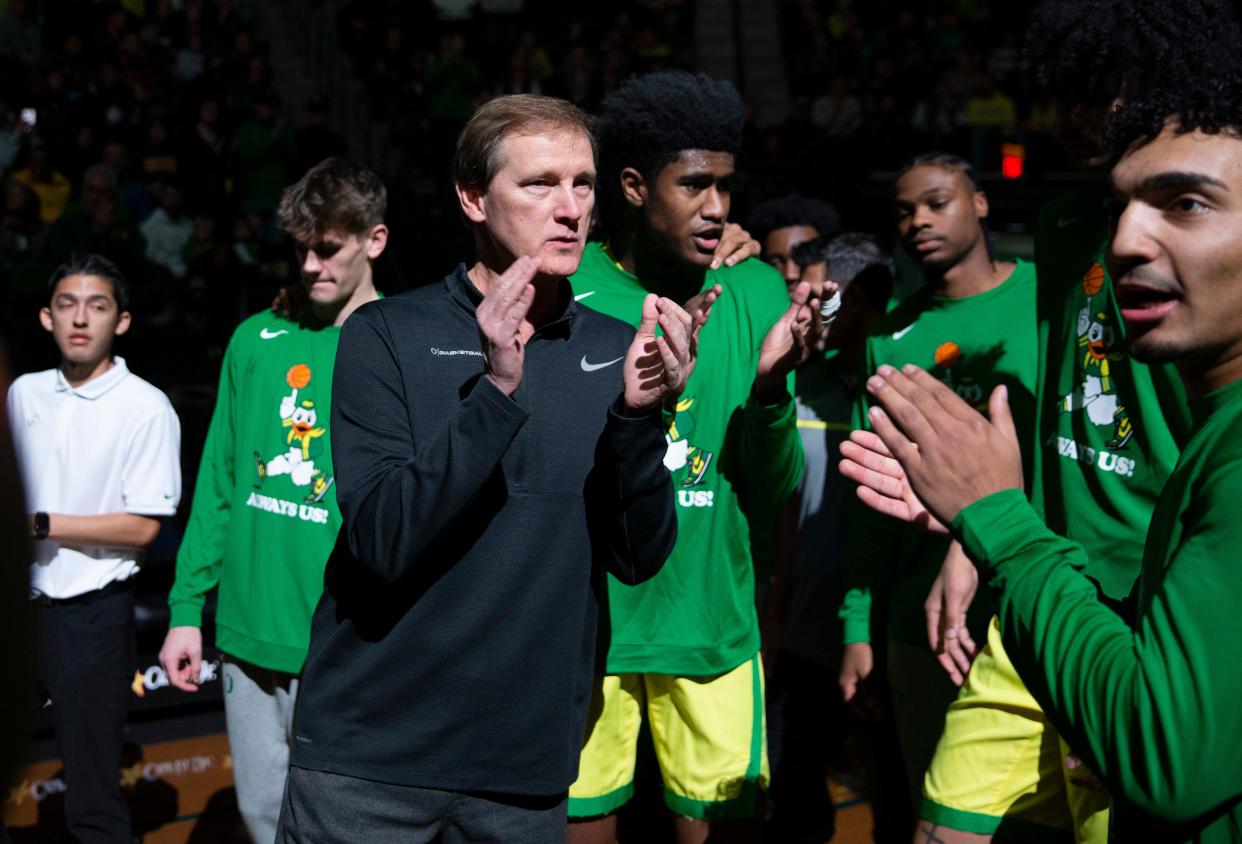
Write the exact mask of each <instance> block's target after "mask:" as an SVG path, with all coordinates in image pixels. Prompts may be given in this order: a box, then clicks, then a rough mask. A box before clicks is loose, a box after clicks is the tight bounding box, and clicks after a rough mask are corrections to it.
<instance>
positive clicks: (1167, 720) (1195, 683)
mask: <svg viewBox="0 0 1242 844" xmlns="http://www.w3.org/2000/svg"><path fill="white" fill-rule="evenodd" d="M954 529H955V532H958V533H959V534H960V535H961V536H962V539H963V547H964V548H965V549H966V551H967V553H968V554H969V555H970V556H971V558H972V559H974V560H975V561H976V564H978V565H980V566H981V568H982V569H984V571H983V572H981V573H982V574H984V575H985V576H987V574H991V575H992V576H993V577H995V578H996V579H997V580H998V581H999V582H1000V583H1001V584H1002V585H1003V593H1002V599H1001V602H1000V606H999V615H1000V620H1001V631H1002V634H1003V636H1004V641H1005V647H1006V650H1007V651H1008V654H1009V656H1010V658H1011V659H1012V660H1013V663H1014V666H1015V667H1016V668H1017V669H1018V673H1019V674H1020V675H1021V677H1022V679H1023V681H1024V682H1025V683H1026V684H1027V686H1028V688H1029V689H1030V690H1031V693H1032V694H1033V695H1034V696H1035V698H1036V699H1037V700H1038V701H1039V702H1040V703H1041V704H1042V705H1043V706H1044V708H1045V710H1046V711H1047V713H1048V716H1049V718H1050V720H1051V721H1052V722H1053V723H1054V724H1055V725H1056V726H1057V728H1058V730H1059V731H1060V732H1061V733H1062V735H1063V736H1064V737H1065V739H1066V741H1067V742H1069V744H1070V746H1071V747H1073V748H1074V750H1075V753H1076V754H1077V755H1080V756H1082V757H1083V759H1084V761H1086V762H1087V765H1088V766H1089V767H1090V768H1091V770H1092V771H1094V772H1095V773H1096V774H1098V775H1099V776H1100V777H1101V778H1102V779H1103V780H1104V782H1105V783H1106V784H1107V786H1108V788H1109V790H1110V791H1111V792H1112V793H1113V795H1114V797H1116V798H1118V799H1120V800H1122V801H1124V802H1125V803H1128V804H1130V805H1132V806H1136V807H1139V808H1141V809H1142V810H1143V812H1144V813H1146V814H1148V815H1150V816H1151V817H1152V818H1158V819H1161V820H1163V821H1166V822H1173V823H1184V822H1186V821H1188V820H1191V819H1193V818H1195V817H1197V816H1199V815H1201V814H1203V813H1205V812H1209V811H1211V810H1212V807H1214V806H1219V805H1221V804H1223V803H1225V802H1228V801H1230V800H1233V799H1236V788H1235V783H1236V778H1234V777H1232V775H1231V774H1232V772H1233V771H1235V770H1236V765H1237V762H1236V759H1237V753H1236V747H1237V742H1236V741H1232V740H1228V739H1226V738H1225V737H1226V736H1235V735H1237V734H1238V724H1239V722H1240V719H1238V718H1237V716H1236V712H1237V699H1238V695H1239V694H1242V678H1239V677H1237V676H1236V672H1235V673H1230V674H1224V675H1221V674H1219V673H1218V672H1216V671H1215V668H1216V666H1219V665H1223V664H1227V663H1228V661H1229V660H1230V659H1231V658H1232V657H1233V651H1232V648H1233V642H1234V641H1236V639H1235V637H1232V636H1230V635H1227V634H1226V633H1222V632H1221V631H1228V630H1230V629H1236V627H1237V622H1236V608H1235V606H1234V602H1233V600H1232V598H1231V597H1227V598H1223V599H1220V600H1217V599H1216V593H1212V594H1211V595H1210V596H1209V595H1205V593H1204V592H1203V591H1202V584H1203V583H1212V584H1217V585H1218V587H1219V588H1218V589H1217V593H1219V594H1222V595H1225V596H1232V595H1234V594H1236V589H1233V588H1231V587H1232V586H1233V584H1236V583H1237V581H1238V576H1237V574H1236V566H1234V564H1233V560H1234V558H1233V556H1232V555H1230V554H1229V553H1227V551H1226V549H1225V548H1223V547H1212V546H1210V543H1196V541H1195V539H1193V538H1192V539H1187V538H1185V537H1184V538H1183V542H1182V556H1185V557H1196V556H1197V557H1198V558H1196V559H1191V560H1185V561H1183V560H1178V561H1175V562H1174V563H1172V564H1171V565H1170V566H1169V567H1168V568H1167V569H1166V570H1165V571H1164V573H1163V578H1162V580H1161V581H1160V582H1159V583H1157V584H1149V585H1150V587H1151V588H1153V589H1155V590H1156V594H1155V596H1154V597H1153V599H1152V600H1151V601H1150V602H1149V607H1148V609H1147V611H1146V613H1145V614H1144V615H1143V616H1142V617H1140V618H1139V619H1138V621H1137V623H1136V626H1133V627H1132V626H1130V625H1129V624H1127V623H1126V622H1125V621H1124V620H1123V619H1121V618H1120V617H1119V616H1117V614H1116V613H1114V612H1113V611H1112V610H1111V609H1110V608H1109V607H1108V606H1107V605H1106V604H1105V603H1103V602H1102V601H1101V600H1100V598H1099V593H1098V589H1097V587H1096V586H1095V584H1094V582H1092V581H1091V580H1089V579H1088V578H1087V577H1086V576H1084V575H1083V574H1082V573H1081V571H1080V569H1081V568H1082V566H1083V564H1084V563H1085V561H1086V552H1085V551H1084V550H1083V549H1082V547H1081V546H1078V545H1077V544H1075V543H1073V542H1070V541H1069V540H1067V539H1064V538H1063V537H1060V536H1057V535H1056V534H1054V533H1052V532H1051V531H1049V530H1047V529H1046V528H1044V527H1043V526H1042V525H1040V524H1039V523H1038V521H1037V518H1036V516H1035V514H1034V512H1033V511H1032V510H1031V508H1030V507H1029V505H1028V504H1027V503H1026V502H1025V501H1023V500H1022V498H1021V495H1020V493H1018V492H1017V491H1016V490H1015V491H1011V492H1006V493H999V494H997V495H994V496H990V497H989V498H986V499H983V500H982V501H980V502H976V504H974V505H972V506H971V507H968V508H967V509H966V510H964V511H963V513H962V515H960V516H959V517H958V519H957V521H956V522H955V524H954ZM1222 532H1224V531H1222ZM1196 544H1207V545H1209V552H1208V553H1202V554H1199V555H1196V554H1195V550H1196V548H1195V546H1196ZM1179 563H1180V566H1179ZM1188 584H1189V585H1190V586H1192V587H1193V588H1188ZM1191 608H1193V614H1191V613H1188V612H1187V610H1189V609H1191ZM1136 735H1140V736H1143V737H1144V740H1143V741H1135V740H1134V737H1135V736H1136Z"/></svg>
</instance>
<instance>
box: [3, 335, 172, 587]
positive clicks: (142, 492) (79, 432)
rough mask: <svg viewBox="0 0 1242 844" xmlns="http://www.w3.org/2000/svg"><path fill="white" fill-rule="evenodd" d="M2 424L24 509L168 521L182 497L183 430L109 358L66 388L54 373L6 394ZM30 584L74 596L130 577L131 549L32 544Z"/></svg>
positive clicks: (158, 396) (134, 552) (145, 387)
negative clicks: (94, 373) (8, 434)
mask: <svg viewBox="0 0 1242 844" xmlns="http://www.w3.org/2000/svg"><path fill="white" fill-rule="evenodd" d="M8 410H9V424H10V427H11V428H12V430H13V438H14V440H15V441H16V445H17V459H18V465H19V466H20V468H21V472H22V478H23V482H24V484H23V485H24V486H25V489H26V505H27V509H28V510H30V512H32V513H33V512H38V511H44V512H48V513H65V514H68V515H74V516H98V515H102V514H104V513H135V514H137V515H142V516H171V515H172V514H173V513H175V512H176V511H177V502H178V501H179V500H180V499H181V462H180V458H181V454H180V451H181V423H180V422H179V421H178V419H177V414H176V412H175V411H174V410H173V407H172V404H170V403H169V401H168V397H167V396H165V395H164V394H163V393H162V392H160V391H159V390H157V389H156V388H155V387H153V386H151V385H150V384H148V383H147V382H146V381H143V380H142V379H141V378H139V377H138V376H137V375H134V374H132V373H131V372H130V371H129V368H128V367H127V366H126V365H125V360H124V358H121V357H114V358H113V366H112V368H111V369H109V370H108V371H107V372H105V373H104V374H103V375H100V376H99V377H98V378H94V379H92V380H90V381H88V382H86V383H85V384H83V385H81V386H80V387H76V388H74V387H70V386H69V384H68V383H66V382H65V379H64V376H63V375H61V372H60V370H59V369H49V370H46V371H44V372H35V373H31V374H29V375H23V376H22V377H21V378H18V379H17V380H16V381H14V382H13V385H12V387H10V388H9V398H8ZM34 548H35V560H34V564H33V565H32V566H31V567H30V587H31V589H32V590H33V591H36V592H41V593H42V594H44V595H46V596H48V597H49V598H72V597H74V596H75V595H82V594H85V593H87V592H91V591H93V590H95V589H102V588H103V587H105V586H107V585H108V584H109V583H112V582H113V581H116V580H125V579H127V578H130V577H133V576H134V574H135V573H136V572H137V571H138V567H139V566H140V565H141V563H142V558H143V552H142V550H140V549H137V548H126V547H105V546H100V545H61V544H60V543H59V542H54V541H52V540H44V541H42V542H37V541H36V542H35V543H34Z"/></svg>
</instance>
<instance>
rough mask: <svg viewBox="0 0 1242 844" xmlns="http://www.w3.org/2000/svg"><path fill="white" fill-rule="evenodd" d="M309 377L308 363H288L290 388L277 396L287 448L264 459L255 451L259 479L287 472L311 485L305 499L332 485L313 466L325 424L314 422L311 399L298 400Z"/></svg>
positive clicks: (299, 484)
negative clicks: (280, 395) (269, 458)
mask: <svg viewBox="0 0 1242 844" xmlns="http://www.w3.org/2000/svg"><path fill="white" fill-rule="evenodd" d="M310 381H311V370H310V367H309V366H307V365H306V364H304V363H299V364H295V365H293V366H291V367H289V371H288V372H287V373H285V383H286V384H288V385H289V387H290V389H291V390H292V392H290V393H289V394H288V395H286V396H283V397H282V398H281V400H280V426H281V432H282V434H283V439H284V444H285V445H286V446H287V450H286V451H284V452H282V453H280V454H277V455H276V456H275V457H273V458H272V459H271V460H268V461H264V460H263V459H262V457H261V456H260V455H259V453H258V452H255V465H256V468H257V470H258V473H259V481H260V483H262V482H263V481H264V480H266V479H267V478H269V477H276V476H278V475H288V476H289V480H290V481H292V482H293V485H294V486H297V487H304V486H310V487H311V491H310V493H309V494H308V495H307V496H306V500H307V501H308V502H312V501H318V500H319V499H321V498H322V497H323V494H324V492H326V491H327V489H328V487H329V486H331V485H332V478H330V477H328V476H327V474H326V473H325V472H324V471H323V470H322V469H319V468H316V466H315V457H316V456H317V455H318V454H319V452H320V450H321V449H320V447H319V444H318V442H316V441H317V440H318V439H319V438H320V437H322V436H323V435H324V434H326V433H327V432H328V429H327V428H324V427H321V426H319V425H317V424H316V423H317V422H318V421H319V415H318V413H317V412H316V410H315V402H314V401H313V400H312V399H307V398H303V399H302V400H301V401H298V391H299V390H304V389H305V388H306V387H307V386H308V385H309V384H310Z"/></svg>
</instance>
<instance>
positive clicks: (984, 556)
mask: <svg viewBox="0 0 1242 844" xmlns="http://www.w3.org/2000/svg"><path fill="white" fill-rule="evenodd" d="M951 530H952V532H953V535H954V537H956V538H957V540H958V541H959V542H961V543H962V548H964V549H965V551H966V554H967V556H969V557H970V558H971V559H972V560H974V562H975V565H977V566H979V567H981V568H983V569H985V570H986V571H988V572H990V573H993V574H1010V573H1012V572H1011V571H1010V570H1011V569H1014V568H1015V567H1019V566H1021V565H1022V564H1023V562H1024V560H1023V554H1022V550H1023V549H1024V548H1026V547H1028V546H1029V544H1030V540H1031V539H1032V537H1035V536H1039V535H1041V534H1045V533H1047V532H1048V527H1047V525H1045V524H1044V522H1043V520H1042V519H1040V518H1039V516H1038V514H1036V512H1035V510H1034V508H1032V507H1031V503H1030V502H1029V501H1027V498H1026V495H1025V494H1024V493H1023V492H1022V490H1020V489H1005V490H1001V491H1000V492H995V493H992V494H991V495H989V496H986V497H985V498H981V499H979V500H978V501H976V502H975V503H974V504H971V505H970V506H969V507H966V508H964V509H963V510H962V511H961V512H960V513H958V514H957V518H955V519H954V520H953V525H952V526H951Z"/></svg>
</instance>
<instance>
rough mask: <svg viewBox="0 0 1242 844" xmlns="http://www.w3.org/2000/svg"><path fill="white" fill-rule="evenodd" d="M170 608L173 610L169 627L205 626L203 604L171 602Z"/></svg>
mask: <svg viewBox="0 0 1242 844" xmlns="http://www.w3.org/2000/svg"><path fill="white" fill-rule="evenodd" d="M168 609H169V610H171V611H172V614H171V617H170V618H169V620H168V626H169V627H202V626H203V605H202V604H183V603H178V604H170V605H169V607H168Z"/></svg>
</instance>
